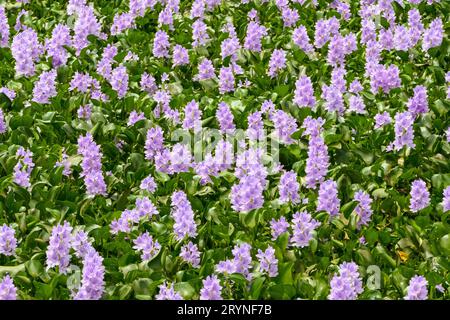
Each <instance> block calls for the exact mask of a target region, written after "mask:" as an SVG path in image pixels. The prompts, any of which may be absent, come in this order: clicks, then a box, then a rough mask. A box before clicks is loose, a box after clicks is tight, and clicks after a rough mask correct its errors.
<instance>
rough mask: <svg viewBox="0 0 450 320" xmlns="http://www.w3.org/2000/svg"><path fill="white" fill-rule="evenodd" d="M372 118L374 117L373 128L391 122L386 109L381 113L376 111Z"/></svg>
mask: <svg viewBox="0 0 450 320" xmlns="http://www.w3.org/2000/svg"><path fill="white" fill-rule="evenodd" d="M374 119H375V126H374V129H379V128H381V127H384V126H385V125H387V124H389V123H391V122H392V118H391V116H390V115H389V113H388V112H387V111H385V112H383V113H377V114H376V115H375V117H374Z"/></svg>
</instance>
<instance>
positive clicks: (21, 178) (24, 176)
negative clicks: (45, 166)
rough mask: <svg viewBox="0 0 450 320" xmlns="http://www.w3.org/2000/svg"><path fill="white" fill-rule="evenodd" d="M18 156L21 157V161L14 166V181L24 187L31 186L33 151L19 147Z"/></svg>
mask: <svg viewBox="0 0 450 320" xmlns="http://www.w3.org/2000/svg"><path fill="white" fill-rule="evenodd" d="M16 156H17V157H19V161H18V162H17V164H16V165H15V166H14V174H13V178H14V182H15V183H17V184H18V185H19V186H21V187H23V188H29V187H30V186H31V183H30V175H31V172H32V171H33V168H34V163H33V153H32V152H31V151H30V150H28V149H27V150H25V149H24V148H23V147H19V149H17V152H16Z"/></svg>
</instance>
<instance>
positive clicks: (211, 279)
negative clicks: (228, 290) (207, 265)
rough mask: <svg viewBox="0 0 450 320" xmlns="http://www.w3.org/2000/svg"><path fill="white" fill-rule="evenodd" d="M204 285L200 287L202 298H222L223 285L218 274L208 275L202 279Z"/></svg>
mask: <svg viewBox="0 0 450 320" xmlns="http://www.w3.org/2000/svg"><path fill="white" fill-rule="evenodd" d="M202 284H203V287H202V288H201V289H200V300H222V296H221V293H222V286H221V285H220V281H219V279H218V278H217V276H216V275H212V276H207V277H206V279H204V280H203V281H202Z"/></svg>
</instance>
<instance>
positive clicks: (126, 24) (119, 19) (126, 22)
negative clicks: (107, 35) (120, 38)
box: [111, 12, 135, 36]
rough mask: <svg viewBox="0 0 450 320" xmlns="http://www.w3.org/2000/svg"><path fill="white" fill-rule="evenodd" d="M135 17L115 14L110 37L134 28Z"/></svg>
mask: <svg viewBox="0 0 450 320" xmlns="http://www.w3.org/2000/svg"><path fill="white" fill-rule="evenodd" d="M134 19H135V16H134V15H133V14H131V13H128V12H122V13H116V14H115V15H114V19H113V24H112V26H111V35H113V36H115V35H117V34H119V33H122V32H123V31H125V30H127V29H131V28H134V27H135V23H134Z"/></svg>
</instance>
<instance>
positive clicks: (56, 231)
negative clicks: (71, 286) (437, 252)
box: [46, 221, 72, 274]
mask: <svg viewBox="0 0 450 320" xmlns="http://www.w3.org/2000/svg"><path fill="white" fill-rule="evenodd" d="M71 241H72V227H71V225H70V224H69V223H68V222H67V221H64V224H62V225H61V224H58V225H57V226H55V227H53V229H52V234H51V235H50V243H49V245H48V247H47V251H46V255H47V270H48V269H50V268H53V267H58V268H59V273H62V274H65V273H66V272H67V267H68V266H69V263H70V246H71Z"/></svg>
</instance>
